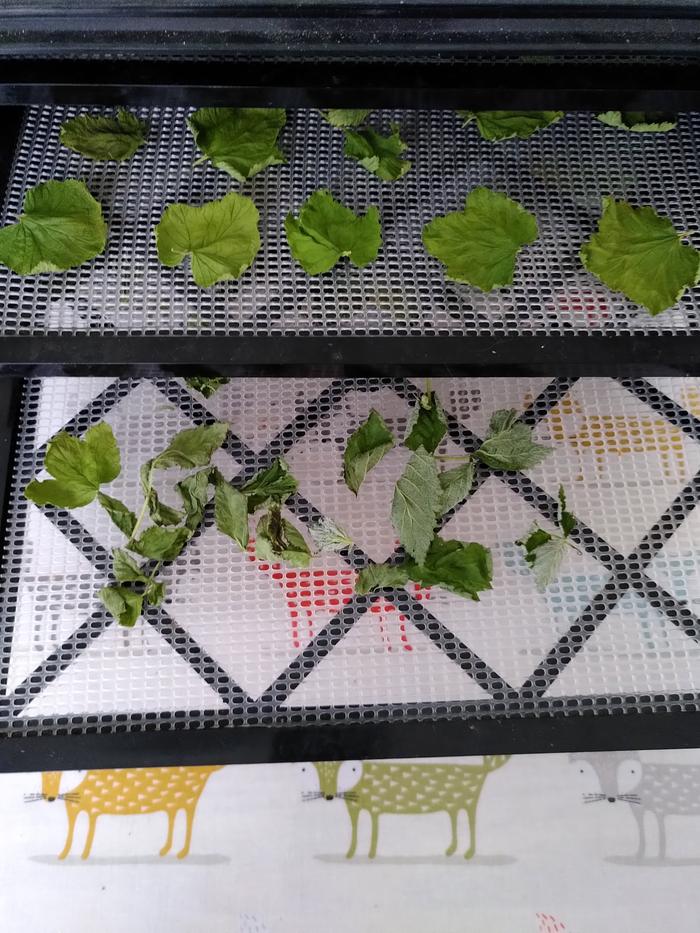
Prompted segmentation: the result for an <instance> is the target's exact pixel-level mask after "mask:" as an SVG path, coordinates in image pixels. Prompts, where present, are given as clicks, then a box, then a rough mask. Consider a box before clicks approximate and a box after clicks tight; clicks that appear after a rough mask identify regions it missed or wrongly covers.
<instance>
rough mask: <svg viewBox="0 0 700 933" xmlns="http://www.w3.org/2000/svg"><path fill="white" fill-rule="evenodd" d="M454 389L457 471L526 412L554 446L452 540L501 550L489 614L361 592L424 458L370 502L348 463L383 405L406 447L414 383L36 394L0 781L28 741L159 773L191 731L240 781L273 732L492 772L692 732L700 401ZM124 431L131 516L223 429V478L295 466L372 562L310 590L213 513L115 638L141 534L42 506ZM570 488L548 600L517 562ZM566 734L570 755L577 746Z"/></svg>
mask: <svg viewBox="0 0 700 933" xmlns="http://www.w3.org/2000/svg"><path fill="white" fill-rule="evenodd" d="M435 388H436V389H437V391H438V392H439V394H440V397H441V398H442V401H443V403H444V405H445V408H446V410H447V412H448V415H449V437H448V439H447V440H446V441H444V442H443V452H445V453H458V452H460V451H464V450H467V451H468V450H472V449H474V448H475V446H478V443H479V441H478V439H479V438H480V437H483V436H484V434H485V432H486V426H487V424H488V419H489V416H490V414H491V412H492V411H493V410H495V409H498V408H507V407H514V408H516V409H518V410H519V411H520V412H522V418H523V420H524V421H525V422H526V423H529V424H531V425H533V426H534V431H535V436H536V438H537V439H538V440H539V441H541V442H544V443H548V444H550V445H551V446H552V447H553V448H554V453H553V454H552V455H551V456H550V457H549V458H548V459H547V460H546V461H544V463H542V464H541V465H539V466H538V467H536V468H533V469H532V470H528V471H525V472H523V473H498V472H494V471H492V470H490V469H488V468H486V467H479V469H478V471H477V480H476V484H475V488H474V491H473V493H472V495H471V496H470V498H468V499H467V500H466V502H465V503H463V504H462V505H461V506H459V507H457V509H456V510H455V511H454V512H451V513H448V515H447V517H446V519H445V521H444V524H443V530H442V534H443V535H444V536H447V537H456V538H460V539H462V540H476V541H480V542H481V543H483V544H485V545H488V546H489V547H490V548H491V550H492V553H493V560H494V587H493V590H492V591H489V592H486V593H483V594H482V598H481V601H480V602H478V603H473V602H468V601H465V600H463V599H460V598H459V597H457V596H454V595H452V594H449V593H446V592H443V591H440V590H438V589H435V588H433V589H428V590H425V589H423V590H421V589H419V588H416V587H414V586H413V585H410V586H409V587H408V588H407V589H405V590H403V589H402V590H394V591H383V592H382V594H372V595H370V596H368V597H366V596H358V595H356V594H355V593H354V582H355V577H356V572H357V570H358V569H359V568H361V567H362V566H364V565H365V564H366V563H367V562H368V561H370V560H373V561H377V562H381V561H383V560H385V559H386V558H387V557H389V556H390V555H391V554H392V553H393V552H394V550H395V549H396V546H397V543H396V540H395V538H394V532H393V530H392V528H391V523H390V518H389V508H390V501H391V490H392V487H393V483H394V482H395V479H396V476H397V475H398V473H399V472H400V470H401V464H402V462H403V459H405V456H406V451H404V450H400V449H396V450H394V451H393V452H392V453H391V454H390V455H389V456H387V457H386V458H385V460H384V461H382V462H381V463H380V464H379V465H378V466H377V467H376V468H375V470H374V471H373V472H372V473H371V474H370V475H369V476H368V478H367V479H366V481H365V483H364V484H363V487H362V488H361V490H360V494H359V496H358V497H357V499H355V497H354V496H353V495H352V494H351V493H350V492H349V490H348V489H347V488H346V487H345V485H344V483H343V480H342V450H343V449H344V446H345V443H346V441H347V438H348V436H349V434H350V433H351V432H352V431H353V430H354V429H355V428H356V427H357V425H358V424H359V423H360V422H361V421H362V420H363V419H364V418H365V417H366V416H367V413H368V411H369V409H370V407H374V408H376V409H377V410H378V411H380V412H381V413H382V415H383V416H384V418H385V419H386V421H387V423H388V424H389V426H390V427H391V428H392V429H393V430H394V431H395V433H396V435H397V436H403V433H404V431H405V426H406V423H407V420H408V417H409V413H410V408H411V406H412V405H413V404H414V403H415V401H416V399H417V396H418V394H419V392H420V383H419V382H418V381H416V380H403V379H388V378H387V379H364V380H363V379H357V380H338V381H332V380H321V379H287V380H275V379H240V380H232V381H231V382H230V383H229V384H228V385H226V386H224V387H223V388H222V389H220V390H219V391H218V392H217V393H216V394H215V395H214V396H212V398H210V399H209V400H204V399H203V398H202V396H200V395H198V394H197V393H195V392H193V391H192V390H190V389H188V388H187V387H186V386H185V385H184V383H182V382H180V381H179V380H177V379H170V380H168V379H159V380H117V381H113V380H109V379H95V378H91V379H85V378H81V379H77V378H73V379H64V378H56V379H45V380H27V381H26V382H25V389H24V397H23V400H22V406H21V414H20V422H19V425H18V428H17V437H16V443H15V460H14V467H13V470H12V484H11V490H10V494H9V500H8V503H9V504H8V513H7V516H6V521H5V541H4V558H3V566H2V583H3V587H2V600H1V604H0V617H1V620H2V621H1V623H0V625H1V629H0V631H1V632H2V640H1V644H2V651H3V654H2V658H1V659H0V660H1V662H2V681H1V689H2V694H1V698H0V729H1V730H2V734H3V736H4V738H3V740H2V743H0V767H3V766H4V767H16V766H18V765H17V756H13V749H14V748H17V749H23V748H24V747H25V745H24V744H23V743H26V741H27V740H30V741H36V742H39V743H41V742H42V740H49V741H50V739H51V737H59V740H60V742H64V743H65V745H64V748H70V741H71V738H70V737H77V738H78V739H79V740H80V741H82V742H89V741H90V740H91V739H94V740H95V741H97V740H99V738H100V735H103V736H104V734H105V733H107V734H108V735H109V736H112V739H114V740H117V743H118V739H119V736H121V738H122V740H126V741H128V740H130V739H134V738H137V737H138V736H139V735H141V736H143V741H144V743H146V744H145V745H144V748H145V750H146V754H149V753H150V754H151V755H152V756H153V755H155V754H157V753H156V751H155V749H157V748H158V739H159V737H161V736H163V735H165V734H168V733H170V734H173V733H177V734H178V735H180V731H179V730H183V731H186V732H187V733H188V739H187V742H185V745H182V736H181V738H180V744H179V745H178V746H177V748H178V752H177V753H178V754H180V755H182V754H183V750H184V749H185V748H186V746H187V743H188V742H189V741H190V738H191V739H192V742H193V743H195V744H196V743H197V742H201V741H202V736H204V737H205V742H206V736H209V737H210V738H211V741H212V745H211V747H209V752H210V753H211V751H212V748H214V747H215V748H216V754H217V755H220V756H223V758H227V759H228V760H237V759H238V758H240V757H241V756H243V757H245V756H246V755H248V756H250V755H252V756H253V757H255V755H256V754H264V755H268V754H270V752H269V749H267V750H266V751H265V752H264V753H261V752H259V751H258V752H255V751H253V752H251V751H250V749H248V751H246V747H247V746H246V742H247V741H248V737H250V736H255V737H256V738H255V742H258V741H259V740H260V735H261V733H264V734H268V735H269V736H271V737H272V738H271V741H272V744H273V746H275V747H278V748H282V747H286V746H285V744H284V743H285V738H284V736H285V733H289V732H290V731H291V732H292V733H294V735H295V736H302V737H303V736H304V735H305V734H306V733H308V735H310V736H314V737H317V738H318V742H319V743H320V744H321V745H323V742H324V738H323V736H324V735H329V734H330V735H333V736H335V737H336V738H334V741H336V740H337V730H343V739H342V742H343V743H344V744H343V747H344V748H345V749H346V750H347V748H352V742H353V741H355V739H354V737H355V736H357V735H358V734H359V733H363V730H368V731H367V734H368V735H369V734H371V729H372V727H373V726H377V725H378V726H382V724H384V725H386V724H390V725H389V726H388V728H389V729H393V730H401V724H403V725H404V728H405V729H406V731H405V732H404V733H401V732H400V731H399V732H398V733H397V732H396V731H395V732H394V736H396V735H397V734H399V735H400V734H403V735H406V736H410V747H406V743H403V745H401V742H399V746H400V747H401V748H402V753H403V754H421V753H423V754H425V753H426V750H428V749H431V748H436V746H435V745H434V744H431V743H432V742H433V741H434V739H435V735H436V730H437V733H438V734H439V732H440V730H441V729H448V730H450V729H451V730H452V731H451V732H449V734H450V735H452V736H453V737H454V736H455V735H458V738H456V739H454V744H453V745H452V746H451V748H452V749H453V750H454V749H457V748H461V749H462V750H464V749H465V748H469V749H472V750H474V751H479V750H480V751H483V750H484V749H485V748H487V747H488V745H489V743H490V744H491V746H493V744H494V742H500V744H501V747H503V746H504V745H508V744H509V742H510V741H511V739H510V738H509V736H510V737H511V738H512V736H515V735H517V734H518V732H519V730H521V729H523V730H524V731H525V734H530V733H528V729H529V728H530V727H531V726H532V724H533V722H534V723H535V724H536V725H537V724H542V728H543V729H544V730H546V729H547V728H548V726H547V725H546V723H551V722H554V723H556V722H557V721H563V722H564V726H565V727H566V726H567V725H568V726H572V727H574V729H575V728H576V726H577V724H578V726H579V732H578V733H574V732H572V733H571V734H572V735H573V734H576V735H577V741H578V744H579V745H580V744H581V731H580V729H581V724H584V728H585V724H586V723H590V722H591V720H593V721H594V722H595V724H596V728H600V729H602V730H603V732H604V729H605V723H606V722H610V721H616V722H618V723H620V721H622V723H623V725H622V726H621V727H619V728H618V731H620V730H621V733H622V735H623V736H624V733H625V729H627V730H628V732H629V734H635V730H637V733H636V734H638V730H639V728H640V723H642V724H647V725H648V728H649V730H651V732H653V731H654V723H656V724H657V725H658V724H659V723H661V722H662V721H663V720H664V719H666V721H667V722H669V723H670V722H671V720H672V721H673V722H674V723H675V724H678V722H679V720H682V721H684V722H687V723H689V724H690V723H695V724H696V717H694V716H693V713H694V711H696V710H697V706H698V701H699V699H700V643H699V642H700V619H699V618H698V615H697V614H696V613H698V612H700V586H699V580H700V577H699V576H698V566H699V564H700V554H699V552H698V549H697V538H698V520H699V519H698V515H699V514H700V513H698V512H697V511H696V509H695V506H696V503H697V498H698V495H700V381H699V380H696V379H681V378H655V379H648V380H641V379H640V380H619V381H616V380H613V379H580V380H576V379H563V378H552V379H544V378H542V379H539V378H538V379H531V378H530V379H502V380H494V379H490V380H486V379H476V378H475V379H444V380H436V383H435ZM102 419H105V420H107V421H108V422H109V423H110V424H111V425H112V427H113V429H114V432H115V434H116V437H117V439H118V441H119V444H120V447H121V450H122V461H123V469H122V474H121V477H120V478H119V480H118V481H117V483H116V484H114V486H113V487H112V489H111V490H110V492H113V493H114V494H115V495H117V496H118V497H120V498H122V499H123V500H124V501H125V502H126V503H127V505H131V506H133V505H134V504H135V501H136V497H137V495H138V468H139V465H140V464H141V463H143V462H144V461H145V460H146V459H147V458H148V457H150V456H152V455H153V453H154V452H155V451H156V450H159V449H161V448H162V447H163V445H164V442H165V441H166V440H167V438H169V437H170V436H171V435H172V434H173V433H174V432H176V431H177V430H180V429H182V428H184V427H188V426H192V425H195V424H201V423H204V422H206V421H212V420H215V419H218V420H226V421H228V422H229V423H230V425H231V431H230V433H229V435H228V438H227V441H226V443H225V445H224V448H223V449H222V451H221V452H220V453H219V454H217V455H216V457H217V460H216V462H217V465H218V466H219V467H220V469H221V470H222V472H223V473H224V474H225V475H226V476H227V477H230V478H232V477H241V478H245V477H249V476H250V475H252V474H253V473H254V472H256V470H258V469H259V468H260V467H262V466H264V465H266V464H268V463H269V462H270V461H271V460H273V459H274V458H276V457H278V456H284V457H285V458H286V460H287V461H288V462H289V464H290V466H291V468H292V470H293V472H294V474H295V475H296V476H297V477H298V479H299V481H300V489H299V493H298V494H297V495H296V496H295V497H293V498H292V499H291V500H290V501H289V511H290V513H291V516H292V517H294V518H295V519H296V520H297V521H298V522H299V523H301V525H303V526H305V525H308V523H309V522H310V521H311V520H314V519H317V518H318V517H319V516H321V515H325V516H327V517H329V518H331V519H333V520H334V521H335V522H336V523H338V524H339V525H341V526H342V527H343V528H344V529H345V530H346V531H347V532H348V533H349V535H350V537H351V538H352V540H353V542H354V545H353V547H352V548H349V549H347V550H346V551H343V552H341V553H339V554H330V555H328V554H326V555H319V556H318V557H316V558H314V561H313V563H312V566H311V569H310V570H308V571H302V570H294V569H290V568H285V567H280V566H275V565H270V564H267V563H265V562H261V561H260V560H258V559H257V558H255V556H254V554H253V553H252V552H247V553H243V552H241V551H239V550H237V548H236V546H235V545H234V544H233V542H231V541H230V540H229V539H227V538H225V537H223V536H221V535H218V534H216V530H215V528H214V527H213V515H211V514H210V513H208V514H207V518H206V520H205V523H204V526H203V528H202V530H201V532H200V533H198V534H196V535H195V537H193V539H192V540H191V541H190V542H189V543H188V545H187V546H186V548H185V550H184V552H183V553H182V555H181V556H180V557H179V558H178V559H177V560H176V561H174V562H173V563H171V564H169V565H166V567H165V569H164V571H163V574H162V575H163V579H165V580H166V582H167V585H168V591H169V595H168V598H167V599H166V601H165V603H164V604H163V605H162V606H161V607H160V608H151V609H149V610H148V611H147V613H146V614H145V615H144V617H143V618H141V619H140V620H139V621H138V622H137V624H136V627H135V628H133V629H130V630H127V629H123V628H120V627H118V626H117V625H116V624H115V623H113V622H112V620H111V617H110V616H108V615H107V614H106V613H105V611H104V610H103V608H102V606H101V603H100V602H99V600H98V598H97V592H98V590H99V588H100V587H101V586H103V585H104V584H105V583H106V582H108V581H109V567H110V558H109V549H110V548H111V547H113V546H116V545H119V544H120V543H121V541H122V538H121V535H120V533H119V532H118V531H117V530H116V529H115V528H114V526H112V525H111V524H110V522H109V519H108V518H107V516H106V515H105V513H103V512H102V511H101V510H100V509H99V508H98V507H97V505H96V503H93V505H91V506H87V507H84V508H81V509H76V510H74V511H72V512H71V511H63V510H59V509H55V508H52V507H44V508H38V507H36V506H34V505H33V504H30V503H28V502H27V501H26V500H25V499H24V498H23V495H22V489H23V488H24V486H25V485H26V483H27V482H28V481H29V480H30V479H32V478H33V477H35V476H38V475H40V474H41V469H42V458H43V455H44V453H45V450H46V445H47V443H48V441H49V440H50V439H51V438H52V437H54V436H55V435H56V433H57V432H59V431H60V430H62V429H65V430H68V431H71V432H73V433H75V434H78V435H80V434H82V433H84V431H85V430H86V429H87V428H88V427H89V426H90V425H91V424H94V423H96V422H98V421H100V420H102ZM560 484H563V485H564V487H565V488H566V491H567V493H568V497H569V503H570V507H571V508H572V510H573V511H574V513H575V514H576V516H577V520H578V525H577V528H576V531H575V533H574V540H575V542H576V544H577V548H578V550H573V549H572V550H571V551H570V553H569V555H568V556H567V558H566V560H565V563H564V565H563V567H562V570H561V572H560V574H559V576H558V578H557V580H556V582H555V583H553V584H552V585H551V586H549V587H548V588H547V590H546V591H545V592H539V591H538V590H537V588H536V586H535V584H534V580H533V578H532V574H531V572H530V571H529V569H528V568H527V566H526V565H525V563H524V561H523V558H522V555H521V552H520V550H519V548H518V547H517V546H516V545H515V543H514V542H515V541H516V540H517V539H518V538H519V537H521V536H522V535H523V533H524V532H526V531H527V529H528V528H529V526H530V525H531V524H532V522H533V520H535V519H536V520H537V521H539V522H540V523H542V524H544V525H545V527H551V520H552V518H553V516H554V514H555V511H554V510H555V507H556V504H555V497H556V495H557V490H558V488H559V485H560ZM117 487H118V488H117ZM358 723H362V724H363V725H358ZM642 728H643V726H642ZM456 729H457V730H460V732H459V733H456V732H455V730H456ZM674 729H675V727H674ZM674 729H671V728H670V726H669V735H668V738H667V739H666V740H665V741H666V742H669V741H670V742H671V744H672V743H673V742H674V741H679V738H680V737H679V733H678V730H677V729H675V731H674ZM421 730H422V731H421ZM484 730H485V731H484ZM489 730H491V731H489ZM657 731H658V730H657ZM650 734H651V733H650ZM563 735H564V733H562V734H561V735H560V737H559V740H558V741H559V746H558V747H560V748H563V747H567V741H569V742H570V741H571V740H570V739H565V738H564V739H563V738H562V736H563ZM345 737H347V740H348V741H349V742H350V745H348V744H347V743H346V738H345ZM105 738H106V736H105ZM300 741H301V740H300ZM590 741H591V739H590V736H589V738H588V739H587V740H586V742H589V743H590ZM593 741H594V743H595V740H593ZM624 741H625V740H624V739H622V742H623V744H624ZM480 743H481V744H480ZM331 744H332V743H331ZM390 745H391V743H390ZM197 747H198V748H199V750H200V753H201V750H202V748H203V747H205V746H201V745H197ZM256 747H257V746H256ZM300 747H303V749H304V752H302V754H304V753H305V754H307V755H308V754H309V753H310V752H309V746H308V744H303V742H302V744H301V746H300ZM312 747H313V743H312ZM383 747H385V748H386V747H389V746H383ZM569 747H571V746H569ZM81 748H82V749H83V751H82V754H83V756H84V755H85V754H88V757H89V754H90V753H89V751H88V748H89V746H88V745H84V744H83V745H82V746H81ZM365 751H367V749H366V748H365ZM336 752H337V748H336ZM278 753H279V752H278ZM286 753H289V750H287V752H286ZM314 753H316V754H321V752H319V748H318V747H314ZM384 753H386V752H384ZM427 753H429V752H427ZM280 754H281V753H280ZM291 754H292V755H293V754H294V752H292V753H291ZM331 754H332V752H331ZM81 760H83V761H84V760H85V759H84V758H83V759H81ZM120 760H122V761H123V760H124V759H123V758H122V759H120Z"/></svg>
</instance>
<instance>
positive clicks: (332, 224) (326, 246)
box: [284, 190, 382, 275]
mask: <svg viewBox="0 0 700 933" xmlns="http://www.w3.org/2000/svg"><path fill="white" fill-rule="evenodd" d="M284 229H285V230H286V232H287V240H288V241H289V248H290V249H291V251H292V256H294V258H295V259H296V260H297V261H298V262H299V263H301V265H302V266H303V268H304V270H305V271H306V272H308V274H309V275H319V274H320V273H322V272H328V271H329V269H332V268H333V266H334V265H335V264H336V263H337V262H338V260H339V259H340V258H341V257H343V256H347V257H349V259H350V262H352V263H353V264H354V265H356V266H359V267H362V266H366V265H367V264H368V263H370V262H373V261H374V260H375V259H376V258H377V253H378V252H379V247H380V246H381V245H382V231H381V227H380V224H379V211H378V210H377V208H376V207H370V208H368V209H367V213H366V214H363V215H362V216H361V217H358V216H356V215H355V214H353V212H352V211H351V210H350V209H349V208H347V207H345V206H344V205H343V204H340V203H339V202H338V201H336V200H334V198H333V196H332V195H331V193H330V191H325V190H320V191H315V192H314V193H313V194H312V195H311V197H309V199H308V200H307V201H306V203H305V204H303V205H302V208H301V210H300V211H299V219H298V220H297V219H296V218H295V217H294V216H293V215H292V214H288V215H287V218H286V220H285V222H284Z"/></svg>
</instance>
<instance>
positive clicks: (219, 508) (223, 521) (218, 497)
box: [214, 482, 248, 551]
mask: <svg viewBox="0 0 700 933" xmlns="http://www.w3.org/2000/svg"><path fill="white" fill-rule="evenodd" d="M214 520H215V521H216V527H217V528H218V529H219V531H220V532H221V533H222V534H225V535H228V537H229V538H231V539H232V540H233V541H235V542H236V544H237V545H238V546H239V547H240V548H241V550H243V551H245V549H246V548H247V547H248V500H247V498H246V496H245V495H244V494H243V493H242V492H240V490H238V489H235V488H234V487H233V486H232V485H231V484H230V483H227V482H223V483H217V485H216V489H215V491H214Z"/></svg>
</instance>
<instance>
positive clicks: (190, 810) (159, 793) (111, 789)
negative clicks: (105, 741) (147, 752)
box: [41, 765, 223, 859]
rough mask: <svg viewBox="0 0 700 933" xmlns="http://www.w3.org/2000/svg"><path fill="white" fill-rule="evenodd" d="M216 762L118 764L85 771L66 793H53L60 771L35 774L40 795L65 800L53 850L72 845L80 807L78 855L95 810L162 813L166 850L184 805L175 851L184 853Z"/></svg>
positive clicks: (85, 854)
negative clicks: (82, 827) (63, 829)
mask: <svg viewBox="0 0 700 933" xmlns="http://www.w3.org/2000/svg"><path fill="white" fill-rule="evenodd" d="M221 767H223V766H222V765H208V766H204V767H187V766H183V767H178V768H133V769H132V768H119V769H118V770H113V771H107V770H105V771H88V772H87V774H86V775H85V777H84V778H83V780H82V781H81V782H80V784H78V785H76V786H75V787H74V788H73V789H72V790H70V791H68V792H67V793H63V794H61V793H59V789H60V786H61V773H62V772H61V771H45V772H44V773H43V774H42V776H41V796H42V797H43V799H44V800H49V801H54V800H58V799H61V800H63V801H64V802H65V804H66V814H67V816H68V835H67V837H66V844H65V845H64V847H63V849H62V851H61V852H60V854H59V856H58V857H59V858H60V859H64V858H65V857H66V856H67V855H68V853H69V852H70V850H71V846H72V845H73V832H74V830H75V821H76V820H77V818H78V814H79V813H81V812H84V813H87V815H88V819H89V824H88V833H87V838H86V840H85V847H84V849H83V853H82V856H81V858H84V859H86V858H87V857H88V856H89V855H90V850H91V849H92V842H93V839H94V838H95V827H96V826H97V818H98V816H102V814H103V813H107V814H110V815H118V816H130V815H131V816H133V815H135V814H139V813H159V812H161V811H162V812H163V813H167V815H168V835H167V838H166V840H165V845H164V846H163V848H162V849H161V850H160V854H161V855H166V854H167V853H168V852H169V851H170V847H171V846H172V844H173V830H174V828H175V817H176V816H177V813H178V811H179V810H184V811H185V814H186V817H187V826H186V829H185V844H184V845H183V847H182V849H181V850H180V851H179V852H178V853H177V857H178V858H184V857H185V856H186V855H187V853H188V852H189V851H190V840H191V839H192V824H193V822H194V813H195V810H196V808H197V803H198V801H199V798H200V796H201V793H202V791H203V790H204V785H205V784H206V783H207V781H208V780H209V776H210V775H211V774H212V773H213V772H214V771H219V770H220V768H221Z"/></svg>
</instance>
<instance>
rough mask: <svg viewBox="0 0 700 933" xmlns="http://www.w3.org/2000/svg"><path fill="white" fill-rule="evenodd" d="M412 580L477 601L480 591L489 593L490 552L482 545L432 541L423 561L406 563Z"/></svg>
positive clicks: (438, 539)
mask: <svg viewBox="0 0 700 933" xmlns="http://www.w3.org/2000/svg"><path fill="white" fill-rule="evenodd" d="M406 570H407V572H408V575H409V577H410V579H411V580H413V581H414V582H415V583H420V584H421V586H440V587H442V589H444V590H449V591H450V592H452V593H457V594H458V595H459V596H465V597H468V598H469V599H474V600H478V599H479V595H478V594H479V593H480V592H481V591H482V590H490V589H491V580H492V577H493V564H492V561H491V552H490V551H489V549H488V548H485V547H484V546H483V545H481V544H476V543H474V542H472V543H469V544H465V543H464V542H463V541H444V540H443V539H442V538H440V537H437V536H436V537H435V538H433V540H432V541H431V543H430V548H429V549H428V552H427V554H426V557H425V560H424V561H423V562H422V563H418V562H416V561H414V560H408V561H407V562H406Z"/></svg>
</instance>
